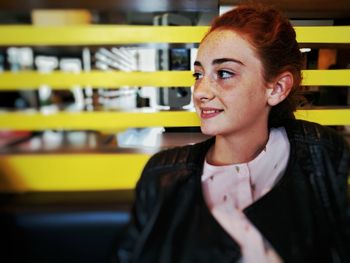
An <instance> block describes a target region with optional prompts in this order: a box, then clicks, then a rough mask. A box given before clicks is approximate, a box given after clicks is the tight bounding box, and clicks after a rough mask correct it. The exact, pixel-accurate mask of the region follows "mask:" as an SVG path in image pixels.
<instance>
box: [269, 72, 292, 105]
mask: <svg viewBox="0 0 350 263" xmlns="http://www.w3.org/2000/svg"><path fill="white" fill-rule="evenodd" d="M268 86H269V87H268V88H267V91H266V92H267V103H268V104H269V105H270V106H275V105H277V104H278V103H280V102H281V101H283V100H284V99H285V98H286V97H287V96H288V94H289V92H290V91H291V90H292V87H293V75H292V73H290V72H289V71H285V72H283V73H281V74H280V75H278V77H277V78H275V81H273V82H271V83H270V84H268Z"/></svg>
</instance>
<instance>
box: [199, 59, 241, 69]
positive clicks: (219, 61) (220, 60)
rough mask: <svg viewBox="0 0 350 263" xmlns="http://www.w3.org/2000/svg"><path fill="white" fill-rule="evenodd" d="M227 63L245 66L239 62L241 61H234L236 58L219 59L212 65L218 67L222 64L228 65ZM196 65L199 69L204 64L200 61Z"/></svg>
mask: <svg viewBox="0 0 350 263" xmlns="http://www.w3.org/2000/svg"><path fill="white" fill-rule="evenodd" d="M226 62H234V63H237V64H240V65H243V66H244V64H243V62H242V61H239V60H237V59H234V58H217V59H214V60H213V62H212V63H211V64H212V65H217V64H222V63H226ZM194 65H195V66H199V67H201V66H202V64H201V63H200V62H199V61H195V62H194Z"/></svg>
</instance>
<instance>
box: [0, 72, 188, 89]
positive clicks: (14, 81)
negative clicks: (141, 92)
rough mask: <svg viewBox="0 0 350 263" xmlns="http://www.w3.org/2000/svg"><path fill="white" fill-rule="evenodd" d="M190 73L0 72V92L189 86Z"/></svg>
mask: <svg viewBox="0 0 350 263" xmlns="http://www.w3.org/2000/svg"><path fill="white" fill-rule="evenodd" d="M193 82H194V80H193V77H192V73H191V72H190V71H156V72H120V71H97V70H96V71H91V72H82V73H67V72H60V71H56V72H52V73H47V74H44V73H39V72H35V71H25V72H17V73H11V72H3V73H0V90H17V89H33V88H34V89H35V88H37V87H39V86H40V85H43V84H46V85H49V86H50V87H52V88H53V89H70V88H72V87H73V86H74V85H81V86H92V87H108V88H119V87H120V86H136V87H140V86H156V87H166V86H172V87H181V86H191V85H192V84H193Z"/></svg>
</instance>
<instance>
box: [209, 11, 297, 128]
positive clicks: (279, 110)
mask: <svg viewBox="0 0 350 263" xmlns="http://www.w3.org/2000/svg"><path fill="white" fill-rule="evenodd" d="M220 29H228V30H234V31H235V32H237V33H239V34H241V35H242V37H243V38H244V39H246V40H247V41H248V42H249V43H250V44H251V45H252V46H253V47H254V48H255V51H256V54H257V55H258V57H259V58H260V61H261V62H262V65H263V77H264V79H265V81H266V82H269V81H271V80H273V79H274V78H275V77H277V76H278V75H279V74H280V73H282V72H285V71H289V72H290V73H291V74H292V75H293V88H292V90H291V92H290V94H289V95H288V97H287V98H286V99H285V100H284V101H282V102H281V103H279V104H277V105H276V106H274V107H272V109H271V112H270V116H269V124H270V126H275V125H278V124H279V123H280V122H281V121H283V120H284V119H290V118H294V114H293V112H294V111H295V109H296V106H297V100H296V97H295V91H296V90H297V89H298V88H299V86H300V83H301V79H302V77H301V69H302V67H303V61H302V56H301V53H300V50H299V45H298V43H297V41H296V34H295V31H294V28H293V27H292V25H291V23H290V22H289V20H288V18H287V17H285V16H284V15H283V14H282V13H281V12H280V11H278V10H277V9H275V8H273V7H270V6H264V5H261V4H254V5H253V4H243V5H239V6H238V7H236V8H235V9H233V10H231V11H229V12H227V13H225V14H223V15H221V16H219V17H217V18H216V19H215V20H214V22H213V24H212V26H211V28H210V30H209V32H208V34H210V33H211V32H213V31H215V30H220Z"/></svg>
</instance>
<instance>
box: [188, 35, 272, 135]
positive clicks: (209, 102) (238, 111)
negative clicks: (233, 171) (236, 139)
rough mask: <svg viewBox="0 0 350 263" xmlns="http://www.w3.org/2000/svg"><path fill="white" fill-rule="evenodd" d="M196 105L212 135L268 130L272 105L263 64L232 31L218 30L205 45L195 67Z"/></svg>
mask: <svg viewBox="0 0 350 263" xmlns="http://www.w3.org/2000/svg"><path fill="white" fill-rule="evenodd" d="M194 77H195V79H196V80H195V84H194V94H193V98H194V103H195V107H196V111H197V113H198V115H199V117H200V119H201V129H202V132H203V133H204V134H208V135H224V136H227V135H235V134H237V133H240V132H246V131H250V132H251V131H252V129H255V131H259V129H260V128H261V127H263V128H267V120H268V114H269V110H270V106H269V105H268V103H267V96H268V92H267V84H266V83H265V81H264V79H263V70H262V64H261V62H260V60H259V59H258V57H257V55H256V54H255V51H254V49H253V47H252V46H251V45H250V44H249V42H248V41H246V40H245V39H243V38H242V37H241V36H240V35H239V34H238V33H236V32H235V31H232V30H215V31H213V32H212V33H210V34H209V35H208V36H207V37H206V38H205V39H204V41H203V42H202V43H201V45H200V47H199V50H198V54H197V60H196V62H195V65H194Z"/></svg>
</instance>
